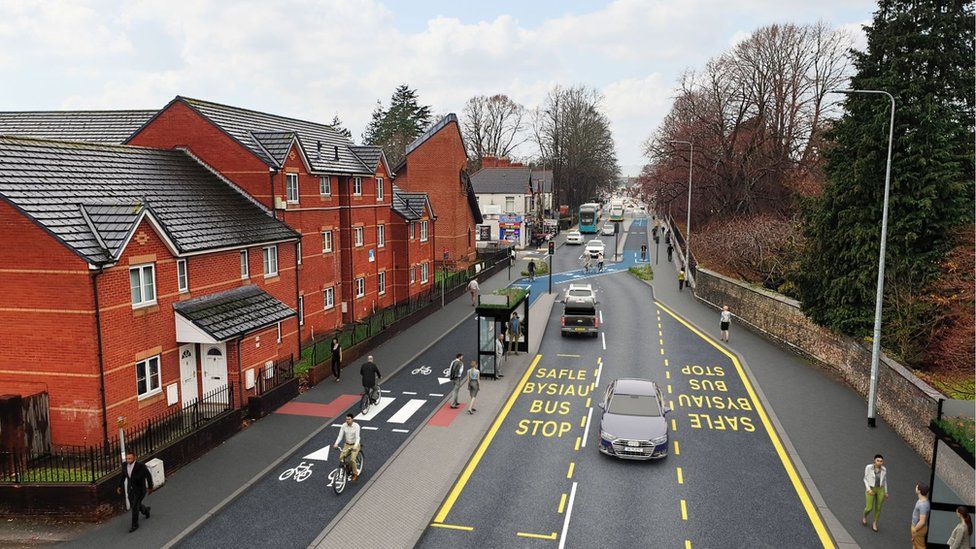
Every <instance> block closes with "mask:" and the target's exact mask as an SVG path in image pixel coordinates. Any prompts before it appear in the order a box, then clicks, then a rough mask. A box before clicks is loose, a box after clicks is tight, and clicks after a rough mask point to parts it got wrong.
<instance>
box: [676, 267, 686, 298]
mask: <svg viewBox="0 0 976 549" xmlns="http://www.w3.org/2000/svg"><path fill="white" fill-rule="evenodd" d="M684 289H685V270H684V268H683V267H682V269H681V270H680V271H678V291H679V292H680V291H683V290H684Z"/></svg>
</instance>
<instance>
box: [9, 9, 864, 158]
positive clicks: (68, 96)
mask: <svg viewBox="0 0 976 549" xmlns="http://www.w3.org/2000/svg"><path fill="white" fill-rule="evenodd" d="M875 8H876V4H875V2H874V1H869V0H817V1H810V0H733V1H729V0H616V1H612V2H582V1H579V0H563V1H548V0H546V1H537V0H529V1H526V0H522V1H512V0H493V1H492V2H485V1H481V2H475V1H469V0H453V1H448V0H412V1H379V0H307V1H306V0H288V1H269V0H232V1H218V0H195V1H183V0H130V1H107V0H106V1H86V0H39V1H34V0H0V13H2V14H4V17H2V18H0V83H2V85H0V110H5V111H10V110H52V109H153V108H160V107H162V106H163V105H165V104H166V103H167V102H168V101H169V100H171V99H172V98H173V97H175V96H176V95H184V96H188V97H195V98H199V99H207V100H211V101H216V102H220V103H228V104H231V105H236V106H241V107H246V108H252V109H257V110H263V111H268V112H272V113H276V114H282V115H288V116H294V117H298V118H303V119H308V120H313V121H321V122H329V121H331V120H332V117H333V115H336V114H338V115H339V117H340V118H341V119H342V121H343V122H344V124H345V125H346V126H347V127H348V128H349V129H350V130H352V132H353V138H354V139H355V140H356V141H359V140H360V137H361V134H362V130H363V128H364V127H365V125H366V122H367V121H368V120H369V116H370V113H371V112H372V110H373V109H374V107H375V106H376V101H377V100H383V101H387V100H388V99H389V97H390V95H391V94H392V92H393V89H394V88H395V87H396V86H397V85H399V84H401V83H406V84H408V85H409V86H410V87H412V88H416V89H417V90H418V92H419V94H420V99H421V101H422V102H423V103H425V104H428V105H431V106H432V108H433V111H434V112H435V113H437V114H447V113H449V112H455V113H458V114H460V113H461V109H462V108H463V106H464V103H465V101H467V100H468V98H470V97H472V96H475V95H492V94H496V93H503V94H507V95H509V96H510V97H512V98H513V99H514V100H516V101H518V102H520V103H522V104H524V105H526V106H527V107H529V108H532V107H535V106H537V105H538V104H539V103H540V102H541V101H542V99H543V98H544V97H545V94H546V92H547V91H548V90H550V89H551V88H552V87H553V86H555V85H563V86H570V85H576V84H583V85H586V86H589V87H591V88H595V89H597V90H598V91H600V92H601V93H602V95H603V101H602V107H603V109H604V111H605V112H606V113H607V115H608V116H609V118H610V121H611V124H612V129H613V132H614V139H615V142H616V145H617V156H618V160H619V162H620V164H621V168H622V170H623V172H624V174H625V175H636V173H637V172H638V171H639V169H640V166H641V165H642V164H643V161H644V159H643V158H642V155H641V142H642V141H643V140H644V139H645V138H647V136H648V135H650V134H651V133H652V132H653V131H654V129H655V128H656V127H657V125H658V124H659V123H660V121H661V119H662V118H663V117H664V115H666V114H667V112H668V110H669V109H670V107H671V101H672V98H673V96H674V90H675V85H676V83H677V81H678V79H679V77H680V76H681V74H682V73H683V72H684V71H686V70H688V69H697V68H700V67H701V66H703V65H704V63H705V62H706V61H707V60H708V59H709V58H710V57H713V56H716V55H719V54H721V53H722V52H723V51H725V50H727V49H728V48H729V47H730V46H731V45H732V44H734V43H736V42H737V41H739V40H741V39H742V38H743V37H746V36H748V35H749V33H750V32H752V31H753V30H755V29H757V28H759V27H761V26H764V25H768V24H772V23H790V22H792V23H800V24H803V23H814V22H816V21H819V20H822V21H825V22H827V23H829V24H830V25H832V26H836V27H843V28H845V29H847V30H849V31H850V32H851V33H852V34H853V35H854V36H855V42H856V44H858V45H860V46H861V47H863V42H864V38H863V33H862V31H861V25H862V24H866V23H868V22H870V19H871V14H872V12H873V11H874V9H875ZM532 152H533V151H532V150H531V146H529V145H525V146H523V148H522V149H520V150H518V151H517V154H521V155H530V154H532Z"/></svg>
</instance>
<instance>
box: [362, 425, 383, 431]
mask: <svg viewBox="0 0 976 549" xmlns="http://www.w3.org/2000/svg"><path fill="white" fill-rule="evenodd" d="M362 429H364V430H366V431H379V430H380V428H379V427H370V426H369V425H363V426H362Z"/></svg>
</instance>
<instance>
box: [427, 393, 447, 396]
mask: <svg viewBox="0 0 976 549" xmlns="http://www.w3.org/2000/svg"><path fill="white" fill-rule="evenodd" d="M427 394H428V395H429V396H432V397H442V396H444V394H443V393H427Z"/></svg>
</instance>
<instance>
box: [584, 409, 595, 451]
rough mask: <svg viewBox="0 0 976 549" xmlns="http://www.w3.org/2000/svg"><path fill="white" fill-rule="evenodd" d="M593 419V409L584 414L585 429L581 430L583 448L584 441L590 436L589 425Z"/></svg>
mask: <svg viewBox="0 0 976 549" xmlns="http://www.w3.org/2000/svg"><path fill="white" fill-rule="evenodd" d="M592 419H593V408H590V411H589V412H587V413H586V429H583V448H586V439H587V438H589V436H590V423H591V421H590V420H592Z"/></svg>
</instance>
